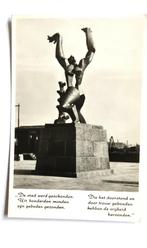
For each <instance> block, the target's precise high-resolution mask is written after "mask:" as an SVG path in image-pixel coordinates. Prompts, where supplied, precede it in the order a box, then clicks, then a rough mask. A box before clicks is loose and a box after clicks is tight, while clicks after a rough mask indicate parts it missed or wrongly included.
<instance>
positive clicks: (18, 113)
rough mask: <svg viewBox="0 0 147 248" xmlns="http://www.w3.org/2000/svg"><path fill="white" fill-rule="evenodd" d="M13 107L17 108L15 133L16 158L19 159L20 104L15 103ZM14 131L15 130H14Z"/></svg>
mask: <svg viewBox="0 0 147 248" xmlns="http://www.w3.org/2000/svg"><path fill="white" fill-rule="evenodd" d="M15 107H16V108H17V128H18V129H17V133H16V146H15V149H16V160H17V161H19V160H20V157H19V133H18V132H19V126H20V104H19V103H18V104H16V105H15ZM15 132H16V130H15Z"/></svg>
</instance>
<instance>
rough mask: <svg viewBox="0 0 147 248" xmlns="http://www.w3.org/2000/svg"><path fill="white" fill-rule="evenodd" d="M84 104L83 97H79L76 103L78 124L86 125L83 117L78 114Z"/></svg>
mask: <svg viewBox="0 0 147 248" xmlns="http://www.w3.org/2000/svg"><path fill="white" fill-rule="evenodd" d="M84 102H85V95H81V96H80V99H79V100H78V101H77V102H76V108H77V111H78V115H79V121H80V123H86V121H85V118H84V117H83V115H82V114H81V112H80V111H81V108H82V106H83V104H84Z"/></svg>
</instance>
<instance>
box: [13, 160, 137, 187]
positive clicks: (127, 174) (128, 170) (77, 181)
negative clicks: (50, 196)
mask: <svg viewBox="0 0 147 248" xmlns="http://www.w3.org/2000/svg"><path fill="white" fill-rule="evenodd" d="M35 164H36V161H27V160H25V161H18V162H15V175H14V187H15V188H26V189H61V190H64V189H65V190H96V191H125V192H135V191H138V186H139V183H138V174H139V164H137V163H115V162H111V163H110V167H111V169H112V170H113V173H112V174H111V175H107V176H98V175H95V176H92V177H80V178H67V177H54V176H39V175H33V171H34V172H35ZM34 174H35V173H34Z"/></svg>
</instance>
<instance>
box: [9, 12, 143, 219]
mask: <svg viewBox="0 0 147 248" xmlns="http://www.w3.org/2000/svg"><path fill="white" fill-rule="evenodd" d="M144 23H145V20H144V17H143V16H136V17H121V18H93V19H92V18H91V19H90V18H87V19H85V18H81V19H80V18H79V19H73V18H64V19H57V18H52V19H51V18H49V17H45V16H44V17H40V16H14V17H13V18H12V128H11V156H10V182H9V211H8V216H9V217H17V218H45V219H74V220H99V221H101V220H102V221H123V222H124V221H126V222H135V221H138V220H139V219H140V217H141V212H140V207H141V206H140V188H139V182H140V178H139V171H140V111H141V84H142V80H143V47H144Z"/></svg>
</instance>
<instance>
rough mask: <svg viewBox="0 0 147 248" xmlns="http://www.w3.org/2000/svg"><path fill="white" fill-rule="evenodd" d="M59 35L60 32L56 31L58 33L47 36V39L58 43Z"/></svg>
mask: <svg viewBox="0 0 147 248" xmlns="http://www.w3.org/2000/svg"><path fill="white" fill-rule="evenodd" d="M58 37H59V34H58V33H56V34H54V35H53V36H49V35H48V36H47V40H48V41H49V42H54V43H56V42H57V40H58Z"/></svg>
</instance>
